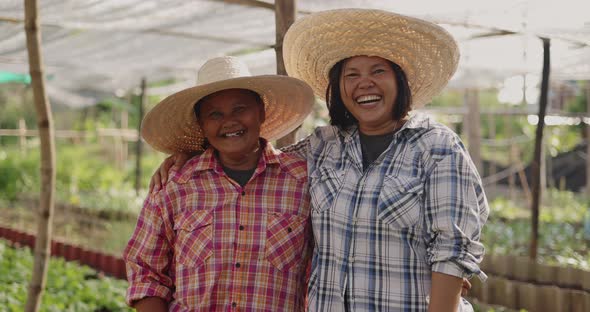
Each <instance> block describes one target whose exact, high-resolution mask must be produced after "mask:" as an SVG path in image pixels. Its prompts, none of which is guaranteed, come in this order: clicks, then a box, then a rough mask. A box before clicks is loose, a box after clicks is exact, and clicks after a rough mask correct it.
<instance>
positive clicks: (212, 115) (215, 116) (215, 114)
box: [207, 112, 223, 120]
mask: <svg viewBox="0 0 590 312" xmlns="http://www.w3.org/2000/svg"><path fill="white" fill-rule="evenodd" d="M222 117H223V114H222V113H221V112H210V113H209V114H207V118H208V119H211V120H219V119H221V118H222Z"/></svg>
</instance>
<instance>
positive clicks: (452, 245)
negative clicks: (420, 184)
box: [424, 142, 489, 311]
mask: <svg viewBox="0 0 590 312" xmlns="http://www.w3.org/2000/svg"><path fill="white" fill-rule="evenodd" d="M455 143H456V144H448V145H447V144H445V143H442V144H440V145H438V146H437V148H436V149H434V148H433V151H434V152H432V153H431V155H429V156H428V157H429V158H428V159H427V160H425V163H427V162H430V164H431V166H429V169H427V172H426V176H425V184H424V212H425V218H424V225H425V229H426V236H425V237H424V240H425V242H427V243H428V249H427V261H428V264H429V265H430V266H431V270H432V288H431V291H432V293H431V299H430V300H431V301H430V303H431V308H435V310H431V311H438V310H436V308H438V304H441V303H440V302H441V300H442V299H445V298H446V299H447V300H453V301H457V302H456V304H458V303H459V301H458V299H457V298H458V297H455V294H457V296H458V295H459V294H460V292H461V282H460V281H461V279H462V278H464V277H470V276H473V275H477V276H478V277H479V278H480V279H482V280H485V278H486V275H485V274H484V273H483V272H482V271H481V270H480V268H479V263H480V261H481V260H482V258H483V255H484V247H483V245H482V244H481V242H480V241H479V240H480V236H481V231H482V227H483V225H484V223H485V222H486V219H487V216H488V212H489V208H488V204H487V200H486V198H485V194H484V192H483V188H482V183H481V179H480V178H479V175H478V174H477V171H476V170H475V166H474V165H473V162H472V161H471V159H470V158H469V154H468V153H467V151H466V150H465V149H464V148H463V146H462V144H458V142H455ZM435 279H436V280H435ZM454 281H459V282H458V286H457V288H454V287H455V285H456V284H455V282H454ZM455 299H457V300H455ZM442 302H443V306H444V301H442ZM433 303H437V305H434V304H433ZM441 307H442V306H441ZM451 308H452V307H451ZM443 311H444V310H443Z"/></svg>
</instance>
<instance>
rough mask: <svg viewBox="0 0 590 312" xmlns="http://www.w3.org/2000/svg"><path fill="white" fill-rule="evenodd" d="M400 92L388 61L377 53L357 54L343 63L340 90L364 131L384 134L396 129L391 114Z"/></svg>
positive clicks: (345, 102) (347, 106)
mask: <svg viewBox="0 0 590 312" xmlns="http://www.w3.org/2000/svg"><path fill="white" fill-rule="evenodd" d="M397 93H398V90H397V83H396V79H395V73H394V72H393V68H392V67H391V65H390V63H389V61H387V60H385V59H383V58H380V57H376V56H372V57H370V56H355V57H351V58H350V59H348V60H347V61H346V62H345V63H344V66H343V68H342V75H341V76H340V94H341V96H342V101H343V102H344V105H345V106H346V108H347V109H348V111H349V112H350V113H351V114H352V115H353V116H354V117H355V118H356V119H357V120H358V123H359V128H360V130H361V132H363V133H364V134H368V135H376V134H385V133H388V132H391V131H393V130H394V129H395V127H396V121H395V120H393V117H392V116H393V107H394V105H395V99H396V97H397Z"/></svg>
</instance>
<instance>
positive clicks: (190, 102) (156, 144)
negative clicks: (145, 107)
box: [141, 75, 315, 154]
mask: <svg viewBox="0 0 590 312" xmlns="http://www.w3.org/2000/svg"><path fill="white" fill-rule="evenodd" d="M227 89H247V90H252V91H254V92H256V93H258V94H260V97H261V98H262V101H263V102H264V109H265V116H266V118H265V121H264V122H263V123H262V125H261V129H260V135H261V136H262V137H264V138H265V139H267V140H269V141H273V140H275V139H278V138H281V137H283V136H285V135H287V134H288V133H289V132H291V131H293V130H294V129H295V128H297V127H298V126H299V125H300V124H301V123H302V122H303V120H304V119H305V118H306V117H307V115H308V114H309V113H310V112H311V109H312V107H313V103H314V101H315V98H314V95H313V91H312V89H311V88H310V87H309V85H307V84H306V83H305V82H303V81H301V80H299V79H295V78H291V77H287V76H277V75H262V76H253V77H240V78H233V79H227V80H222V81H217V82H213V83H209V84H205V85H200V86H195V87H192V88H188V89H185V90H182V91H180V92H177V93H175V94H172V95H170V96H168V97H167V98H165V99H164V100H162V101H161V102H160V103H158V104H157V105H156V106H155V107H154V108H153V109H152V110H151V111H149V112H148V113H147V114H146V115H145V117H144V119H143V121H142V125H141V135H142V137H143V138H144V139H145V140H146V142H147V143H149V144H150V145H151V146H152V147H153V148H154V149H156V150H158V151H161V152H164V153H168V154H174V153H187V152H195V151H201V150H202V147H203V141H204V136H203V133H202V131H201V128H200V127H199V124H198V122H197V118H196V116H195V114H194V110H193V107H194V105H195V104H196V103H197V102H198V101H199V100H200V99H202V98H203V97H205V96H207V95H209V94H212V93H214V92H217V91H222V90H227Z"/></svg>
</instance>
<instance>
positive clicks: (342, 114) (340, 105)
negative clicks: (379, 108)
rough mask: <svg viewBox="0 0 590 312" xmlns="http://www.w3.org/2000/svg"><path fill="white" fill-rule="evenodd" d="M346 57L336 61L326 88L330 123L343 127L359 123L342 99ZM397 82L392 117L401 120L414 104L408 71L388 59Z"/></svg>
mask: <svg viewBox="0 0 590 312" xmlns="http://www.w3.org/2000/svg"><path fill="white" fill-rule="evenodd" d="M349 59H350V58H346V59H343V60H341V61H340V62H338V63H336V65H334V66H333V67H332V69H330V73H329V74H328V80H329V83H328V88H327V89H326V106H327V107H328V111H329V113H330V124H331V125H333V126H338V127H340V128H341V129H347V128H350V127H351V126H353V125H356V124H358V120H357V119H356V118H355V117H354V116H353V115H352V114H351V113H350V112H349V111H348V109H346V106H344V102H343V101H342V94H341V93H340V76H341V75H342V68H343V67H344V64H345V63H346V61H347V60H349ZM387 62H388V63H389V65H390V66H391V68H392V69H393V73H394V75H395V80H396V82H397V97H396V98H395V103H394V107H393V114H392V116H391V118H392V119H393V120H400V119H402V118H404V117H406V116H407V115H408V113H409V112H410V110H411V105H412V92H411V90H410V85H409V84H408V79H407V78H406V73H404V70H403V69H402V68H401V67H400V66H399V65H397V64H396V63H394V62H392V61H389V60H387Z"/></svg>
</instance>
